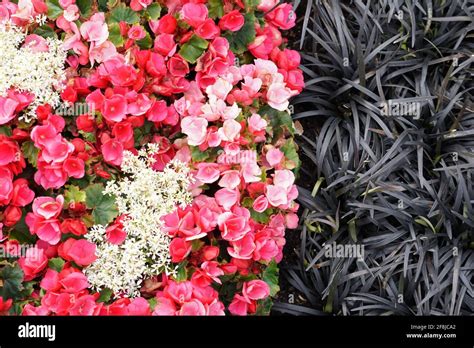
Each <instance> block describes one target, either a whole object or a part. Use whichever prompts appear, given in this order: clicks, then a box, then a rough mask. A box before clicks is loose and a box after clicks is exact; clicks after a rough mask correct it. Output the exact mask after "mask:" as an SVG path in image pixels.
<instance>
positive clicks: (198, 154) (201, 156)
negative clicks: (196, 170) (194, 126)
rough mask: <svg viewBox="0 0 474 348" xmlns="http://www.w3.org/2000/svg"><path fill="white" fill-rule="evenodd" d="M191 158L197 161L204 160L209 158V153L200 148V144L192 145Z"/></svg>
mask: <svg viewBox="0 0 474 348" xmlns="http://www.w3.org/2000/svg"><path fill="white" fill-rule="evenodd" d="M191 158H192V159H193V161H195V162H204V161H205V160H207V159H208V158H209V153H208V152H207V151H201V150H199V147H198V146H191Z"/></svg>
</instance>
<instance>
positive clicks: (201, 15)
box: [181, 3, 208, 28]
mask: <svg viewBox="0 0 474 348" xmlns="http://www.w3.org/2000/svg"><path fill="white" fill-rule="evenodd" d="M181 18H182V19H183V20H184V21H185V22H186V23H188V24H189V25H190V26H192V27H193V28H197V27H198V26H199V25H201V24H202V23H203V22H204V21H205V20H206V18H208V10H207V7H206V5H204V4H193V3H187V4H184V6H183V8H182V9H181Z"/></svg>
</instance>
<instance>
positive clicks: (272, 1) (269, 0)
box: [257, 0, 279, 12]
mask: <svg viewBox="0 0 474 348" xmlns="http://www.w3.org/2000/svg"><path fill="white" fill-rule="evenodd" d="M278 2H279V1H278V0H260V3H259V4H258V6H257V9H259V10H260V11H262V12H268V11H270V10H271V9H272V8H274V7H275V6H276V5H277V4H278Z"/></svg>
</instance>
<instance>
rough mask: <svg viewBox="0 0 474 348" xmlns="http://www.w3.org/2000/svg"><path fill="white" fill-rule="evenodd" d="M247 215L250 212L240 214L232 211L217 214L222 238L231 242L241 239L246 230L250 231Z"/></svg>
mask: <svg viewBox="0 0 474 348" xmlns="http://www.w3.org/2000/svg"><path fill="white" fill-rule="evenodd" d="M243 209H244V208H243ZM245 210H247V209H245ZM247 212H248V210H247ZM249 215H250V212H248V214H242V215H240V214H239V215H238V214H235V213H233V212H226V213H222V214H221V215H219V217H218V219H217V223H218V225H219V229H220V231H221V232H222V238H223V239H225V240H227V241H231V242H234V241H237V240H239V239H242V238H243V237H244V236H245V235H246V234H247V233H248V232H250V226H249V218H250V216H249Z"/></svg>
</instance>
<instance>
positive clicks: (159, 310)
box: [152, 297, 176, 315]
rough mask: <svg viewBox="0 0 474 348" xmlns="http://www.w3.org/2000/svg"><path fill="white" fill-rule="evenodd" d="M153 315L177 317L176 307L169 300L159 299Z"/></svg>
mask: <svg viewBox="0 0 474 348" xmlns="http://www.w3.org/2000/svg"><path fill="white" fill-rule="evenodd" d="M152 315H176V305H175V303H174V302H173V301H172V300H170V299H169V298H166V297H159V298H157V302H156V306H155V309H154V310H153V314H152Z"/></svg>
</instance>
